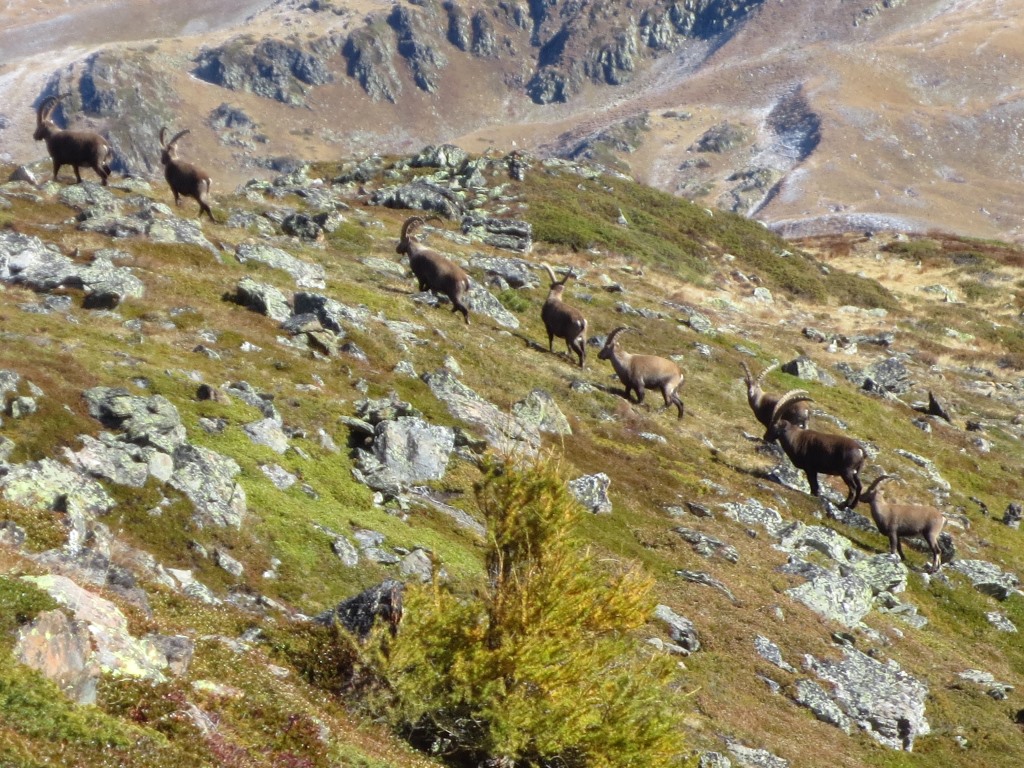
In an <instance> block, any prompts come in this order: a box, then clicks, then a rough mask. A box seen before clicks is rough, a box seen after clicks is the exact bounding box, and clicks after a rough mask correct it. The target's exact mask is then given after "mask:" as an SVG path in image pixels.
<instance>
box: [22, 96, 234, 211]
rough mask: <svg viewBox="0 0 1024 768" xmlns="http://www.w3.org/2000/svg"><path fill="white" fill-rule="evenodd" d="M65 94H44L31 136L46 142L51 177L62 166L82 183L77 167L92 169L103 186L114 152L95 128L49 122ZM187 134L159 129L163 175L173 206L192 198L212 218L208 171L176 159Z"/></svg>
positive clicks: (186, 130) (108, 175)
mask: <svg viewBox="0 0 1024 768" xmlns="http://www.w3.org/2000/svg"><path fill="white" fill-rule="evenodd" d="M66 96H67V94H61V95H59V96H47V97H46V98H45V99H43V100H42V101H41V102H39V107H38V109H37V110H36V130H35V133H33V134H32V138H34V139H35V140H36V141H45V142H46V151H47V152H48V153H49V155H50V159H51V160H53V180H54V181H56V180H57V174H58V173H59V172H60V169H61V168H62V167H63V166H65V165H70V166H71V167H72V168H73V169H74V170H75V179H76V180H77V181H78V183H79V184H81V183H82V174H81V172H80V171H79V168H92V169H93V170H94V171H96V174H97V175H98V176H99V177H100V183H101V184H102V185H103V186H107V179H108V178H109V177H110V172H111V171H110V161H111V160H112V159H113V157H114V151H113V149H112V148H111V146H110V142H108V141H107V140H106V139H105V138H103V137H102V136H100V134H98V133H96V132H95V131H77V130H75V131H73V130H66V129H62V128H58V127H57V124H56V123H55V122H54V121H53V112H54V110H55V109H56V108H57V105H58V104H59V103H60V101H61V99H64V98H66ZM188 133H189V129H187V128H186V129H185V130H183V131H179V132H178V133H177V134H175V136H174V138H172V139H171V140H170V141H166V137H167V128H166V127H164V128H161V129H160V162H161V164H162V165H163V166H164V178H166V179H167V184H168V185H169V186H170V188H171V192H172V193H173V194H174V203H175V205H180V204H181V198H182V197H191V198H194V199H195V201H196V202H197V203H199V215H200V217H201V216H202V215H203V214H204V213H205V214H206V215H207V216H209V217H210V220H211V221H214V218H213V211H212V210H210V201H209V195H210V186H211V184H212V182H211V180H210V174H208V173H207V172H206V171H204V170H203V169H202V168H199V167H198V166H195V165H192V164H191V163H186V162H184V161H182V160H179V159H178V158H177V153H176V150H175V145H176V144H177V142H178V140H179V139H180V138H181V137H182V136H185V135H186V134H188Z"/></svg>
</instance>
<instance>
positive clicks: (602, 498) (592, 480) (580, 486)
mask: <svg viewBox="0 0 1024 768" xmlns="http://www.w3.org/2000/svg"><path fill="white" fill-rule="evenodd" d="M611 484H612V479H611V478H610V477H608V475H606V474H605V473H604V472H598V473H596V474H593V475H584V476H583V477H577V478H576V479H575V480H570V481H569V484H568V485H569V492H570V493H571V494H572V495H573V496H574V497H575V498H576V501H578V502H579V503H580V506H582V507H583V508H584V509H585V510H587V511H588V512H593V513H594V514H608V513H609V512H611V511H612V501H611V499H610V498H608V488H609V487H610V486H611Z"/></svg>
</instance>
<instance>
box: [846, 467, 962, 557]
mask: <svg viewBox="0 0 1024 768" xmlns="http://www.w3.org/2000/svg"><path fill="white" fill-rule="evenodd" d="M892 479H893V478H892V475H882V476H881V477H878V478H876V479H875V481H874V482H873V483H871V485H869V486H868V489H867V490H866V491H864V493H863V494H861V497H860V500H861V501H863V502H865V503H866V504H868V505H869V506H870V507H871V519H872V520H874V521H875V525H876V526H878V530H879V532H880V533H881V534H882V535H883V536H886V537H888V539H889V554H891V555H895V554H896V553H897V552H898V553H899V555H900V559H901V560H904V561H906V559H907V556H906V555H905V554H903V545H902V544H901V543H900V537H901V536H921V537H922V538H924V540H925V541H926V542H928V549H930V550H931V553H932V562H931V566H932V571H938V570H939V568H941V567H942V562H941V557H940V555H941V548H940V547H939V534H940V533H942V527H943V526H944V525H945V524H946V518H945V517H944V516H943V514H942V512H940V511H939V510H938V509H936V508H935V507H932V506H928V505H926V504H892V503H890V502H888V501H887V500H886V498H885V496H884V495H883V493H882V488H881V484H882V481H884V480H892Z"/></svg>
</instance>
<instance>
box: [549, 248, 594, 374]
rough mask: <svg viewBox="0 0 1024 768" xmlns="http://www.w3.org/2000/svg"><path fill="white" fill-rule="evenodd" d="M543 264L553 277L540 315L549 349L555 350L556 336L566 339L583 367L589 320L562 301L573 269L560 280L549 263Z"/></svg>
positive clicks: (550, 350)
mask: <svg viewBox="0 0 1024 768" xmlns="http://www.w3.org/2000/svg"><path fill="white" fill-rule="evenodd" d="M542 266H543V267H544V269H546V270H547V271H548V275H549V276H550V277H551V287H550V288H549V289H548V298H547V300H546V301H545V302H544V306H543V307H542V308H541V310H540V317H541V319H542V320H543V321H544V327H545V328H546V329H547V331H548V351H549V352H553V351H554V343H555V337H556V336H557V337H558V338H560V339H565V346H566V347H568V348H569V352H570V353H572V352H575V353H576V355H577V356H578V357H579V359H580V368H582V367H583V360H584V358H585V357H586V355H587V353H586V349H587V321H586V318H584V317H583V313H582V312H580V311H579V310H578V309H576V308H575V307H570V306H569V305H568V304H566V303H565V302H564V301H562V293H563V292H564V291H565V284H566V282H568V280H569V278H570V277H573V273H572V270H570V271H569V274H567V275H566V276H565V277H564V278H562V279H561V280H558V279H557V278H555V272H554V270H553V269H551V267H549V266H548V265H547V264H543V265H542Z"/></svg>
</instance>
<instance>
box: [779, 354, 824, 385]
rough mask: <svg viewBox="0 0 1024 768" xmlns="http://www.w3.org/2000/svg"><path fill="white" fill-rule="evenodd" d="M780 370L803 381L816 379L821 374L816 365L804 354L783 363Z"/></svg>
mask: <svg viewBox="0 0 1024 768" xmlns="http://www.w3.org/2000/svg"><path fill="white" fill-rule="evenodd" d="M780 370H781V371H782V372H783V373H788V374H789V375H790V376H796V377H797V378H798V379H802V380H803V381H818V380H819V377H820V375H821V373H820V371H819V369H818V366H817V365H816V364H815V362H814V361H813V360H811V358H809V357H807V356H806V355H801V356H800V357H798V358H795V359H793V360H790V361H789V362H787V363H783V364H782V367H781V369H780Z"/></svg>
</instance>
